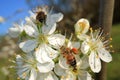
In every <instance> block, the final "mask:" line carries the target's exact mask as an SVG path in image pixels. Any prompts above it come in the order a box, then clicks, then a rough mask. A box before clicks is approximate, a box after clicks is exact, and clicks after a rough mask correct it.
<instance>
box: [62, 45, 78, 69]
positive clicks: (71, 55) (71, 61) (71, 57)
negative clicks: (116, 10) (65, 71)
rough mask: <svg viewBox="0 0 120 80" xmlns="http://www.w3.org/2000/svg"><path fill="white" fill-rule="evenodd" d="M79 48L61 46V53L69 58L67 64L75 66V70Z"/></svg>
mask: <svg viewBox="0 0 120 80" xmlns="http://www.w3.org/2000/svg"><path fill="white" fill-rule="evenodd" d="M77 53H78V50H77V49H76V48H72V49H70V48H66V47H64V46H62V47H61V54H62V55H63V57H64V58H66V60H67V62H66V63H67V64H69V65H70V66H72V67H73V71H76V70H77V69H76V59H75V56H74V54H77Z"/></svg>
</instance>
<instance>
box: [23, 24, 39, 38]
mask: <svg viewBox="0 0 120 80" xmlns="http://www.w3.org/2000/svg"><path fill="white" fill-rule="evenodd" d="M24 30H25V32H26V33H27V34H28V35H29V36H31V37H36V36H37V35H38V30H36V29H35V28H33V27H32V26H29V25H25V26H24Z"/></svg>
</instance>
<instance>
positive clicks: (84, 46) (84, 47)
mask: <svg viewBox="0 0 120 80" xmlns="http://www.w3.org/2000/svg"><path fill="white" fill-rule="evenodd" d="M89 49H90V46H89V45H88V43H87V42H86V41H84V42H83V43H82V45H81V51H82V53H83V54H86V53H87V52H88V51H89Z"/></svg>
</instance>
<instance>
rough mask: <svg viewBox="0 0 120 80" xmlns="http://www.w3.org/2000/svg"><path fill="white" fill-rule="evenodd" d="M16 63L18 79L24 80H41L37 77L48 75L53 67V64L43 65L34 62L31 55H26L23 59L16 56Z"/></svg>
mask: <svg viewBox="0 0 120 80" xmlns="http://www.w3.org/2000/svg"><path fill="white" fill-rule="evenodd" d="M16 63H17V66H16V69H17V74H18V76H19V78H21V79H25V80H42V79H39V78H38V77H39V76H41V75H42V74H48V73H49V72H50V71H51V70H52V69H53V67H54V62H49V63H48V62H47V63H43V64H41V63H39V62H38V61H36V60H35V57H34V56H33V54H31V53H29V54H27V55H26V56H25V57H21V56H20V55H17V57H16ZM38 74H41V75H38ZM46 77H47V76H46ZM43 80H44V79H43Z"/></svg>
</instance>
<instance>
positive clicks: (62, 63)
mask: <svg viewBox="0 0 120 80" xmlns="http://www.w3.org/2000/svg"><path fill="white" fill-rule="evenodd" d="M59 65H60V67H62V68H63V69H68V68H69V65H68V64H67V60H66V58H64V57H63V56H60V58H59Z"/></svg>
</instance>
